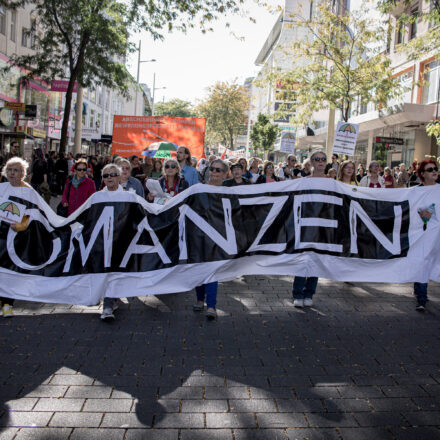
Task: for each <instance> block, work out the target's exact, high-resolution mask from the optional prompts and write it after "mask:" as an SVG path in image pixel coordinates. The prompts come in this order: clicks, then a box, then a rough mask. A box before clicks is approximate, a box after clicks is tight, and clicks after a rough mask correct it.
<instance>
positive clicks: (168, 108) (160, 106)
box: [154, 98, 195, 117]
mask: <svg viewBox="0 0 440 440" xmlns="http://www.w3.org/2000/svg"><path fill="white" fill-rule="evenodd" d="M154 114H155V116H181V117H193V116H194V114H195V111H194V109H193V106H192V104H191V103H190V102H189V101H183V100H182V99H177V98H176V99H171V100H170V101H167V102H158V103H157V104H155V105H154Z"/></svg>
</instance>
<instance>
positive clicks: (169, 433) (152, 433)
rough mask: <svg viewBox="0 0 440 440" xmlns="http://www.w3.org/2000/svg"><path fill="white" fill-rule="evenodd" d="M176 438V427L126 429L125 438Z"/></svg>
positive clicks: (163, 439) (142, 439)
mask: <svg viewBox="0 0 440 440" xmlns="http://www.w3.org/2000/svg"><path fill="white" fill-rule="evenodd" d="M146 439H148V440H178V439H179V430H178V429H128V430H127V433H126V434H125V440H146Z"/></svg>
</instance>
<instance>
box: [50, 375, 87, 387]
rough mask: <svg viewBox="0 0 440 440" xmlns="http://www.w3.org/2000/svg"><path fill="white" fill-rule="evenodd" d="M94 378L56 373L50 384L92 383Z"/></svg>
mask: <svg viewBox="0 0 440 440" xmlns="http://www.w3.org/2000/svg"><path fill="white" fill-rule="evenodd" d="M93 381H94V379H93V378H91V377H88V376H82V375H73V374H55V375H54V376H53V377H52V379H51V381H50V385H92V384H93Z"/></svg>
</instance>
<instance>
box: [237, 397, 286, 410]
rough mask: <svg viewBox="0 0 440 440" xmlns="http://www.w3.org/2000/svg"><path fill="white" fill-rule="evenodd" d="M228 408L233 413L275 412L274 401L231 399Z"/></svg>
mask: <svg viewBox="0 0 440 440" xmlns="http://www.w3.org/2000/svg"><path fill="white" fill-rule="evenodd" d="M229 406H230V409H231V412H233V413H242V412H244V413H250V412H270V413H274V412H277V406H276V405H275V400H274V399H252V400H250V399H231V400H230V401H229Z"/></svg>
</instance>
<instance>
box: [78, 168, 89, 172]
mask: <svg viewBox="0 0 440 440" xmlns="http://www.w3.org/2000/svg"><path fill="white" fill-rule="evenodd" d="M76 171H79V172H85V171H87V168H77V169H76Z"/></svg>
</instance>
